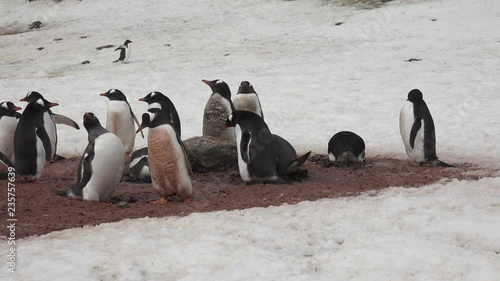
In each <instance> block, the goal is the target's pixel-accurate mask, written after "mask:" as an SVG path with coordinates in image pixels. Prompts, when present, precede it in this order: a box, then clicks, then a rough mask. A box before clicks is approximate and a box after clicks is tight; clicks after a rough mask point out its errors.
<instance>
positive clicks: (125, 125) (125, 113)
mask: <svg viewBox="0 0 500 281" xmlns="http://www.w3.org/2000/svg"><path fill="white" fill-rule="evenodd" d="M101 96H103V97H107V98H108V99H109V102H108V113H107V121H106V129H107V130H108V131H110V132H111V133H113V134H115V135H117V136H118V138H120V140H121V141H122V142H123V146H124V147H125V172H128V165H129V163H130V154H131V153H132V151H133V150H134V143H135V135H136V134H135V125H134V122H135V123H136V124H137V126H139V125H140V124H139V120H137V117H135V115H134V112H132V108H131V107H130V104H129V103H128V101H127V97H126V96H125V95H124V94H123V93H122V92H121V91H120V90H117V89H110V90H109V91H107V92H106V93H102V94H101ZM143 137H144V135H143Z"/></svg>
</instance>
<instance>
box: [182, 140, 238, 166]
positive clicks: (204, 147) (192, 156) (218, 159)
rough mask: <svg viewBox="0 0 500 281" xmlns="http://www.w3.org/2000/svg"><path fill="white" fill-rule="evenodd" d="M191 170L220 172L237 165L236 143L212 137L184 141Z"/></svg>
mask: <svg viewBox="0 0 500 281" xmlns="http://www.w3.org/2000/svg"><path fill="white" fill-rule="evenodd" d="M184 146H185V147H186V154H187V156H188V159H189V164H190V165H191V169H192V170H193V172H201V173H206V172H221V171H227V170H229V169H234V168H237V167H238V154H237V153H238V152H237V150H236V144H234V143H231V142H227V141H224V140H220V139H217V138H212V137H192V138H190V139H187V140H185V141H184Z"/></svg>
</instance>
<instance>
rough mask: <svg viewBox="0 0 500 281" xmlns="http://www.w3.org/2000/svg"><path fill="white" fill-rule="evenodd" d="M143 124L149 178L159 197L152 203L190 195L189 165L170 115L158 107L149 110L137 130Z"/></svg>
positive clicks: (162, 202)
mask: <svg viewBox="0 0 500 281" xmlns="http://www.w3.org/2000/svg"><path fill="white" fill-rule="evenodd" d="M146 127H148V128H149V129H148V154H149V171H150V174H151V181H152V183H153V186H154V188H155V189H156V190H157V191H158V193H159V195H160V200H157V201H154V202H152V203H153V204H165V203H167V198H168V197H169V196H172V195H178V196H181V197H183V198H185V197H189V196H190V195H191V193H192V191H193V187H192V184H191V178H190V174H191V168H190V166H189V161H188V159H187V156H186V151H185V149H184V144H183V143H182V141H181V139H180V138H179V134H178V133H177V131H176V130H175V129H174V127H173V124H172V122H171V120H170V116H168V115H167V114H166V113H165V111H163V110H161V109H159V108H151V109H148V112H147V113H144V114H143V115H142V124H141V126H140V127H139V129H138V130H137V132H139V131H141V130H142V129H144V128H146Z"/></svg>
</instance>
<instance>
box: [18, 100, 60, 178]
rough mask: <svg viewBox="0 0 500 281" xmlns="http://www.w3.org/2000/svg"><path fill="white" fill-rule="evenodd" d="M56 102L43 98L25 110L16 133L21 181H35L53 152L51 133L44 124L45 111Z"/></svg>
mask: <svg viewBox="0 0 500 281" xmlns="http://www.w3.org/2000/svg"><path fill="white" fill-rule="evenodd" d="M56 105H57V104H56V103H48V104H47V103H46V102H45V101H44V100H43V99H40V98H39V99H36V100H35V101H33V102H30V103H29V104H28V106H26V109H25V110H24V112H23V114H22V115H21V118H19V123H18V124H17V127H16V131H15V133H14V159H15V168H16V174H17V176H19V177H20V180H21V181H28V182H31V181H35V180H38V179H39V178H40V176H41V175H42V172H43V169H44V167H45V161H48V160H50V155H51V153H52V148H51V142H50V138H49V135H48V134H47V131H46V129H45V126H44V118H43V115H44V112H46V111H47V109H48V108H50V107H52V106H56Z"/></svg>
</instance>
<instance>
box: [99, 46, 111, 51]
mask: <svg viewBox="0 0 500 281" xmlns="http://www.w3.org/2000/svg"><path fill="white" fill-rule="evenodd" d="M114 47H115V45H104V46H100V47H97V48H96V50H98V51H100V50H102V49H109V48H114Z"/></svg>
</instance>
